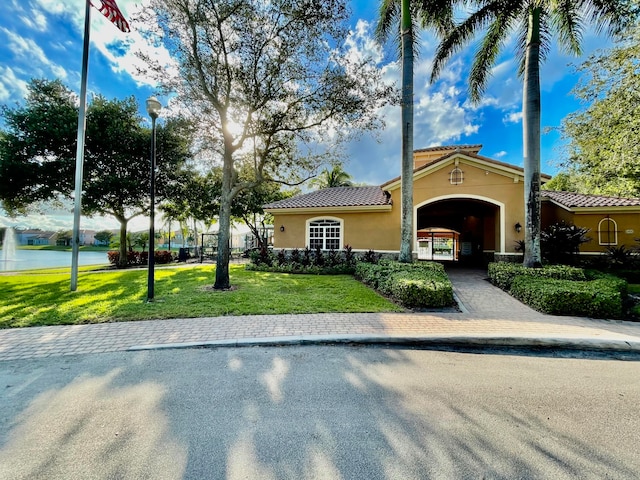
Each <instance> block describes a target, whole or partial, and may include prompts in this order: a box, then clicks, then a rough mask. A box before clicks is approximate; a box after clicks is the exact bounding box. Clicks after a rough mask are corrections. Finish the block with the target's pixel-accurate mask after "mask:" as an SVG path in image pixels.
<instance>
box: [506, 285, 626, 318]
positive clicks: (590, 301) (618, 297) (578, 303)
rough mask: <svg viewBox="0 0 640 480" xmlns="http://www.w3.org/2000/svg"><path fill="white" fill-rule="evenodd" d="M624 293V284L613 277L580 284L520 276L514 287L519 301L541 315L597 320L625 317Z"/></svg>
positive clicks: (513, 292)
mask: <svg viewBox="0 0 640 480" xmlns="http://www.w3.org/2000/svg"><path fill="white" fill-rule="evenodd" d="M625 283H626V282H625ZM624 288H626V287H624ZM620 290H621V285H620V283H619V282H616V281H615V280H613V279H612V278H600V279H597V280H591V281H582V282H580V281H571V280H555V279H550V278H536V277H532V276H527V275H518V276H516V278H515V279H514V280H513V283H512V285H511V294H512V295H513V296H514V297H515V298H517V299H518V300H520V301H521V302H523V303H526V304H527V305H529V306H530V307H531V308H533V309H535V310H538V311H540V312H543V313H548V314H552V315H579V316H588V317H595V318H619V317H620V316H621V315H622V297H623V295H622V293H621V292H620Z"/></svg>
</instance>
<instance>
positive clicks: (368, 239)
mask: <svg viewBox="0 0 640 480" xmlns="http://www.w3.org/2000/svg"><path fill="white" fill-rule="evenodd" d="M395 209H396V208H395V206H394V210H395ZM314 218H334V219H340V220H342V222H343V232H342V240H343V242H342V247H344V246H345V245H350V246H351V247H352V248H353V249H355V250H369V249H373V250H376V251H396V250H398V249H399V245H400V223H399V216H398V215H396V214H395V212H369V213H367V212H353V213H339V212H330V213H329V212H328V213H326V214H323V213H321V212H320V211H319V212H313V213H305V214H293V215H282V214H274V219H275V220H274V225H275V233H274V245H275V246H276V247H277V248H305V247H306V246H307V244H306V232H307V221H308V220H311V219H314ZM281 226H284V227H285V228H284V232H281V231H280V227H281Z"/></svg>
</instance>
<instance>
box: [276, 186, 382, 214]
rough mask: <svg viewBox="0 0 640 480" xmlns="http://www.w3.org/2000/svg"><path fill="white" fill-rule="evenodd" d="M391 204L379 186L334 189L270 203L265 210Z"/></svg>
mask: <svg viewBox="0 0 640 480" xmlns="http://www.w3.org/2000/svg"><path fill="white" fill-rule="evenodd" d="M390 203H391V201H390V198H389V197H388V196H387V195H385V193H384V190H382V188H380V187H379V186H373V187H371V186H368V187H333V188H323V189H321V190H318V191H315V192H310V193H305V194H303V195H297V196H295V197H291V198H287V199H285V200H280V201H278V202H273V203H269V204H267V205H263V208H266V209H271V208H274V209H275V208H320V207H359V206H377V205H390Z"/></svg>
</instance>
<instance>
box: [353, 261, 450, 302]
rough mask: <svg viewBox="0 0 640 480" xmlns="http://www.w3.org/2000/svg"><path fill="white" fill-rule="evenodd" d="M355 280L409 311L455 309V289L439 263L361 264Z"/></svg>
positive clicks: (393, 262) (382, 262)
mask: <svg viewBox="0 0 640 480" xmlns="http://www.w3.org/2000/svg"><path fill="white" fill-rule="evenodd" d="M355 277H356V278H357V279H359V280H361V281H362V282H363V283H365V284H367V285H369V286H370V287H372V288H375V289H376V290H378V291H380V292H381V293H383V294H384V295H388V296H390V297H391V298H393V300H395V301H397V302H398V303H400V304H402V305H403V306H405V307H408V308H441V307H447V306H450V305H453V303H454V302H453V286H452V285H451V282H450V281H449V278H448V277H447V274H446V273H445V271H444V267H443V266H442V265H441V264H439V263H432V262H420V263H400V262H395V261H389V260H381V261H380V263H378V264H372V263H365V262H358V264H357V265H356V270H355Z"/></svg>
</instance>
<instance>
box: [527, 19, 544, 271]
mask: <svg viewBox="0 0 640 480" xmlns="http://www.w3.org/2000/svg"><path fill="white" fill-rule="evenodd" d="M528 35H529V38H528V40H527V47H526V52H525V67H524V88H523V99H522V134H523V154H524V205H525V209H524V210H525V212H524V221H525V229H524V241H525V254H524V266H525V267H540V266H541V265H542V261H541V255H540V208H541V207H540V9H539V8H532V9H531V11H530V13H529V33H528Z"/></svg>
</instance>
